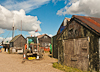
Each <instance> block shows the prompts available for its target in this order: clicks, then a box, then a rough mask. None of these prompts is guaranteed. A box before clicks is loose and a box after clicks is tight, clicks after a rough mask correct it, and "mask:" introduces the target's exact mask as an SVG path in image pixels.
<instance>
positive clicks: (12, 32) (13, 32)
mask: <svg viewBox="0 0 100 72" xmlns="http://www.w3.org/2000/svg"><path fill="white" fill-rule="evenodd" d="M14 30H15V28H14V20H13V27H12V39H13V37H14Z"/></svg>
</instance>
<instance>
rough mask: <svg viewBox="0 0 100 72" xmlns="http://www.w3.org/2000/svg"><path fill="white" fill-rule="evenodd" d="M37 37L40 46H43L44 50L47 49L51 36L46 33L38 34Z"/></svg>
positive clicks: (48, 48)
mask: <svg viewBox="0 0 100 72" xmlns="http://www.w3.org/2000/svg"><path fill="white" fill-rule="evenodd" d="M37 37H38V41H39V43H40V46H41V48H43V49H44V50H45V51H49V50H50V44H51V37H50V36H48V35H47V34H43V35H39V36H37Z"/></svg>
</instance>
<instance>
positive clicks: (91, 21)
mask: <svg viewBox="0 0 100 72" xmlns="http://www.w3.org/2000/svg"><path fill="white" fill-rule="evenodd" d="M74 17H75V18H77V19H79V20H81V21H82V22H83V23H85V24H87V25H88V26H90V27H91V28H92V29H94V30H95V31H96V32H98V33H100V18H95V17H87V16H77V15H74Z"/></svg>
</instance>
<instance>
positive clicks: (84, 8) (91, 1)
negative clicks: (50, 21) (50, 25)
mask: <svg viewBox="0 0 100 72" xmlns="http://www.w3.org/2000/svg"><path fill="white" fill-rule="evenodd" d="M69 5H70V6H69ZM65 14H84V15H89V16H95V17H100V0H71V1H70V2H69V3H68V4H67V5H66V6H65V7H64V8H62V9H60V10H58V11H57V15H65Z"/></svg>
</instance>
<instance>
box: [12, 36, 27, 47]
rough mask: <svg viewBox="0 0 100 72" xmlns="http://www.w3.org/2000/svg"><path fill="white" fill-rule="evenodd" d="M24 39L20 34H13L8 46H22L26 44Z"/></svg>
mask: <svg viewBox="0 0 100 72" xmlns="http://www.w3.org/2000/svg"><path fill="white" fill-rule="evenodd" d="M26 42H27V41H26V39H25V38H24V37H23V35H22V34H20V35H17V36H15V37H14V38H13V39H12V40H11V41H10V47H16V48H20V47H24V45H25V44H26Z"/></svg>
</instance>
